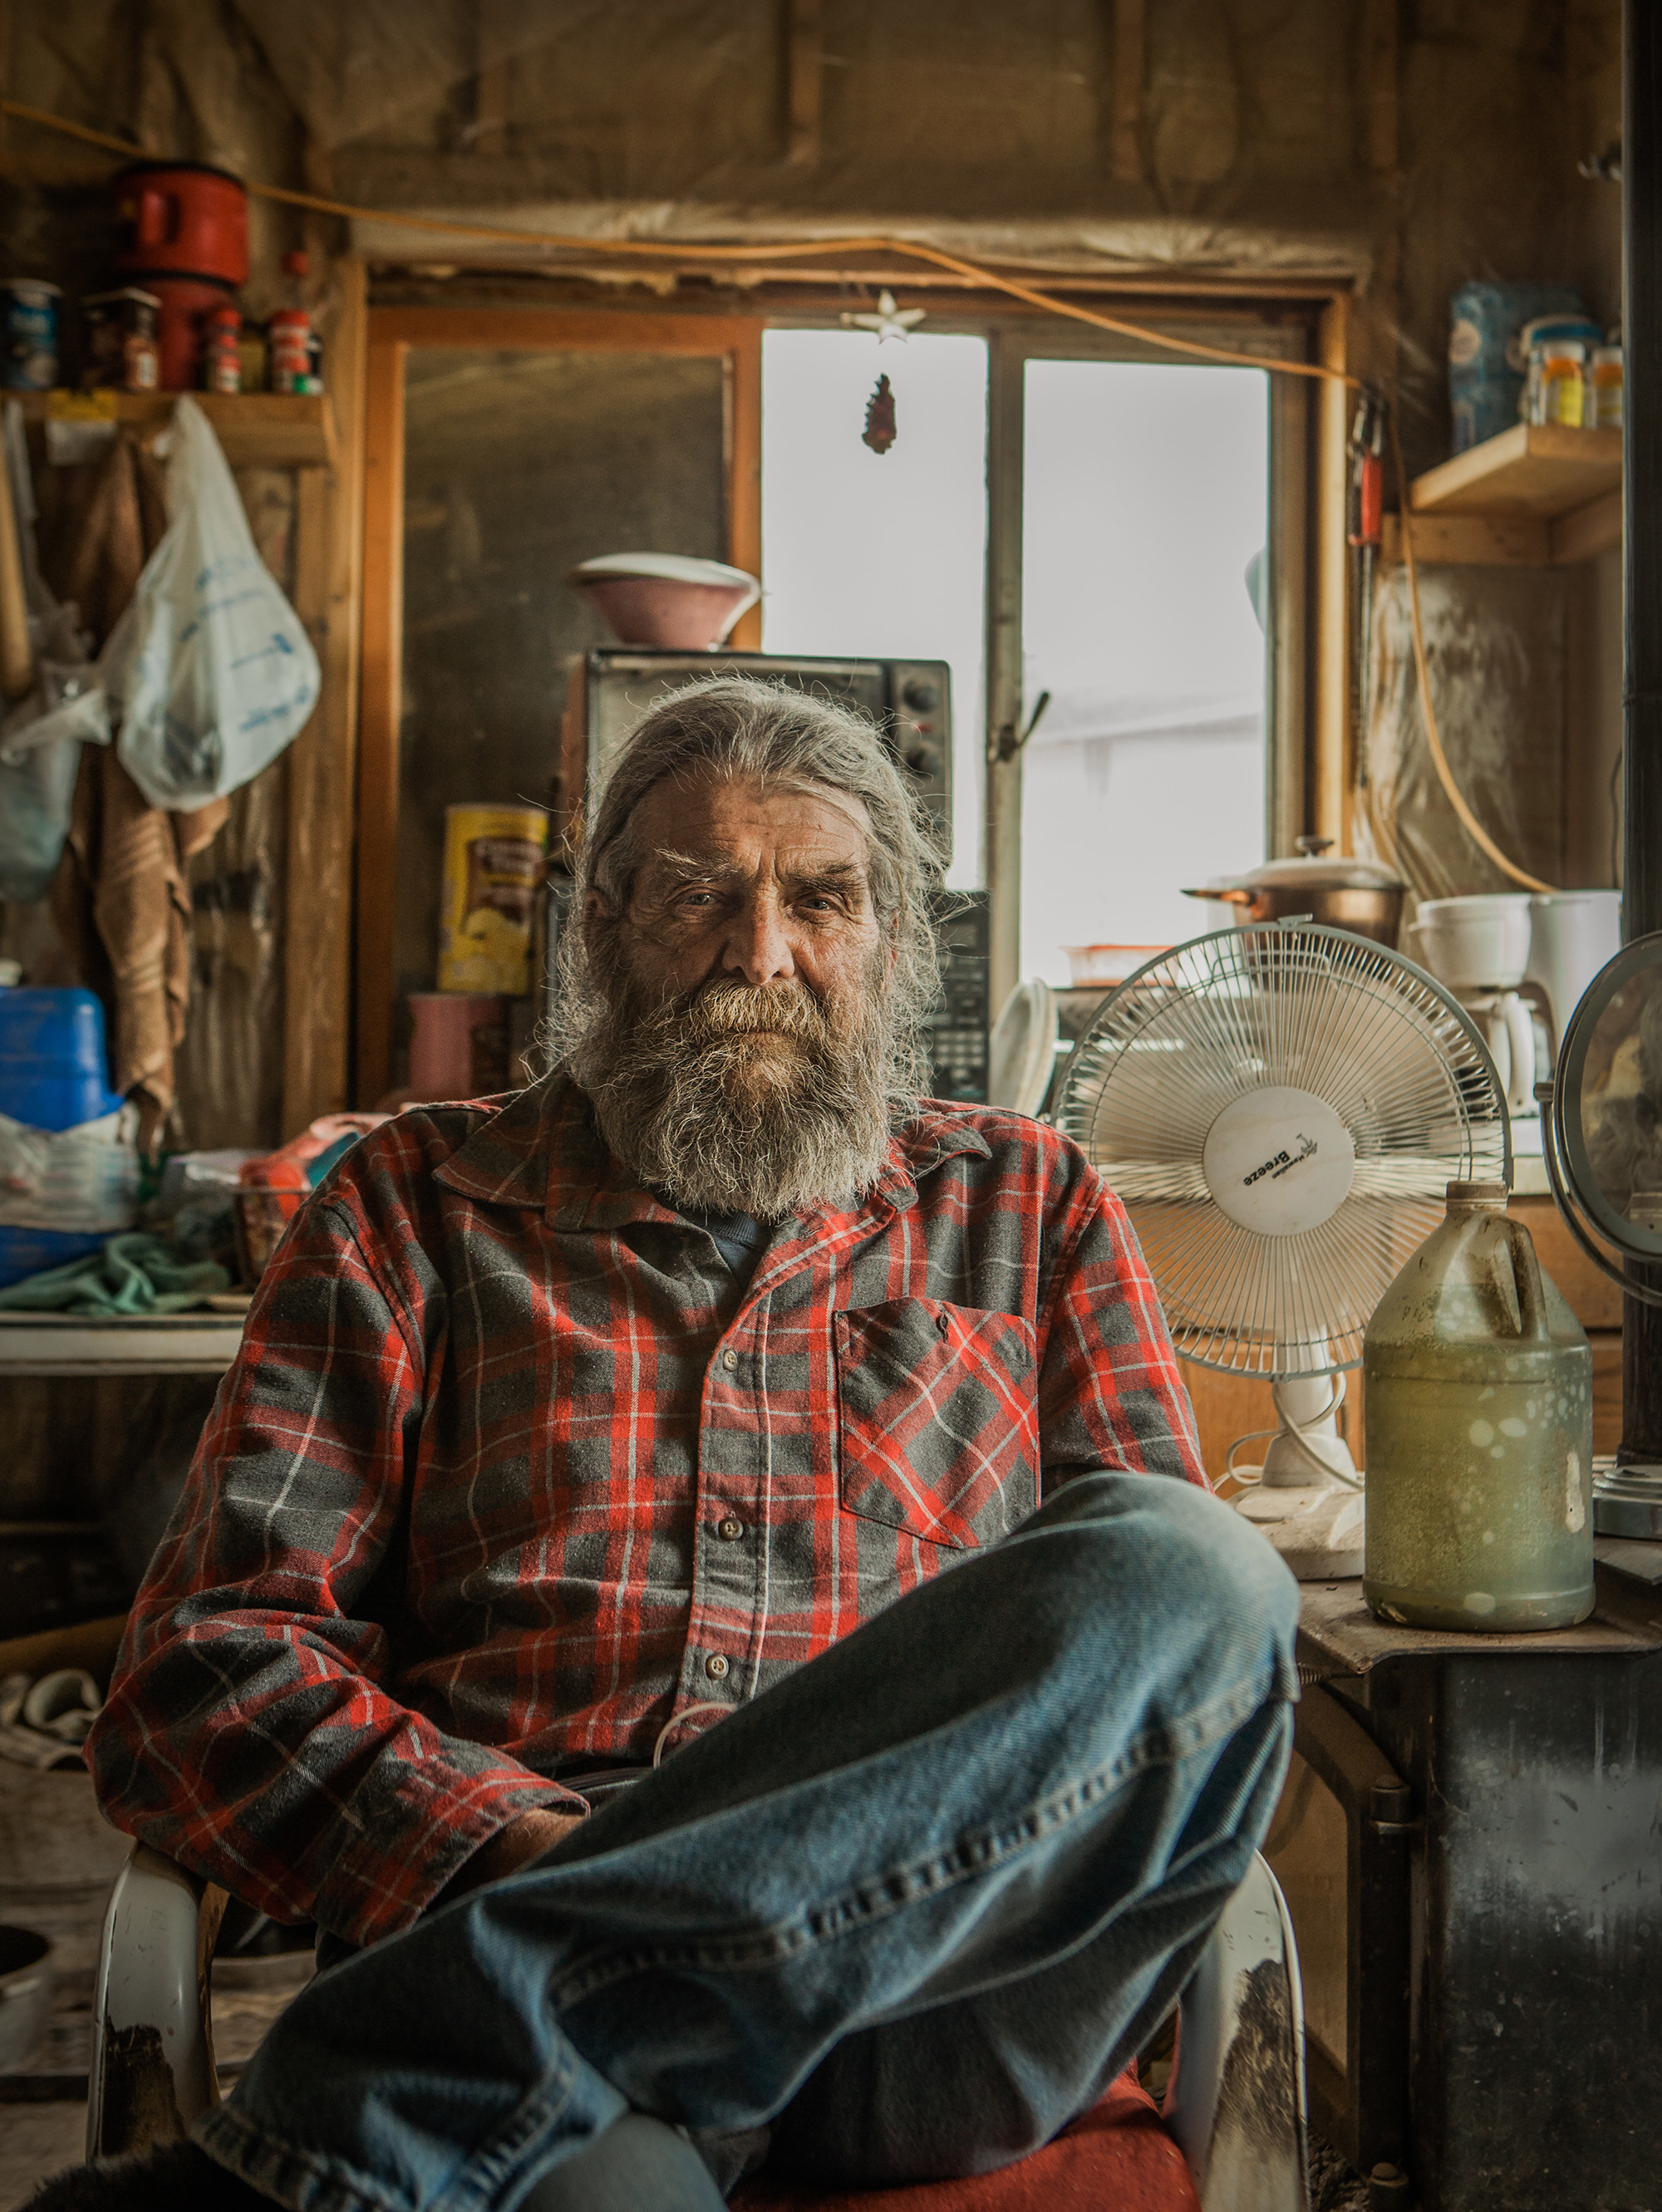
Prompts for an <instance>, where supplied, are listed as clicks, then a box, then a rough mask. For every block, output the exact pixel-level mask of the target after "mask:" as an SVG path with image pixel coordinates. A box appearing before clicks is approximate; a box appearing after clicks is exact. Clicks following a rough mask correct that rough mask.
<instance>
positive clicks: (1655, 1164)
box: [1553, 934, 1662, 1260]
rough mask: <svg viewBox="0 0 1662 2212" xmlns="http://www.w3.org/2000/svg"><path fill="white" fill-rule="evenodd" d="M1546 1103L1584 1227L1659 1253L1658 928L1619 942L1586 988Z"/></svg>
mask: <svg viewBox="0 0 1662 2212" xmlns="http://www.w3.org/2000/svg"><path fill="white" fill-rule="evenodd" d="M1553 1110H1554V1115H1555V1120H1556V1121H1557V1127H1558V1133H1559V1138H1560V1142H1561V1145H1562V1156H1563V1164H1564V1166H1565V1169H1566V1170H1567V1172H1568V1182H1569V1184H1570V1188H1571V1190H1572V1192H1573V1194H1574V1197H1575V1198H1576V1199H1577V1200H1579V1201H1580V1205H1581V1206H1582V1209H1583V1211H1584V1212H1586V1215H1587V1217H1588V1218H1589V1219H1590V1220H1591V1222H1592V1225H1593V1226H1594V1227H1595V1228H1596V1229H1598V1231H1600V1232H1601V1233H1602V1234H1603V1235H1604V1237H1607V1238H1608V1239H1609V1240H1610V1243H1612V1244H1614V1245H1616V1247H1617V1249H1619V1250H1621V1251H1622V1252H1625V1253H1628V1254H1629V1255H1632V1256H1633V1257H1634V1258H1635V1259H1646V1260H1648V1259H1662V934H1658V935H1655V936H1651V937H1641V938H1638V939H1635V942H1634V943H1633V944H1631V945H1625V946H1624V947H1623V948H1622V951H1620V952H1618V953H1617V954H1616V957H1615V959H1614V960H1612V961H1611V962H1610V963H1609V965H1608V966H1607V967H1605V968H1604V969H1600V971H1599V973H1598V975H1596V976H1594V978H1593V980H1592V982H1591V983H1590V984H1589V985H1588V987H1587V989H1586V993H1585V994H1584V995H1583V997H1582V999H1581V1001H1580V1005H1579V1006H1577V1007H1576V1009H1575V1012H1574V1014H1573V1015H1572V1016H1571V1018H1570V1024H1569V1028H1568V1031H1567V1032H1566V1034H1565V1037H1564V1049H1563V1052H1562V1054H1561V1055H1560V1058H1559V1062H1558V1076H1557V1082H1556V1085H1555V1098H1554V1103H1553Z"/></svg>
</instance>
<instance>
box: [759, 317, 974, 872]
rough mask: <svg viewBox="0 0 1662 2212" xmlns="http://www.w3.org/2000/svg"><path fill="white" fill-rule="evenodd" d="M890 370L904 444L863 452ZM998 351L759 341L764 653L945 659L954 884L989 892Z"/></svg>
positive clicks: (812, 334)
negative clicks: (986, 851) (994, 357)
mask: <svg viewBox="0 0 1662 2212" xmlns="http://www.w3.org/2000/svg"><path fill="white" fill-rule="evenodd" d="M880 375H886V376H888V378H889V379H890V382H891V385H892V389H893V392H894V399H895V409H896V417H897V422H898V436H897V438H896V440H895V442H894V444H893V445H892V447H890V449H889V451H888V452H887V453H874V451H873V450H872V449H871V447H868V446H867V445H864V444H862V443H861V431H862V428H863V427H864V424H865V419H866V403H867V401H868V398H870V396H871V393H872V391H873V388H874V386H875V384H876V382H877V380H878V378H879V376H880ZM986 456H987V343H986V340H985V339H984V338H980V337H953V336H951V335H947V334H940V335H937V334H934V333H928V334H926V333H924V332H922V331H915V332H914V333H913V334H912V336H911V337H910V338H908V339H907V340H906V342H905V343H904V344H898V343H894V342H893V341H890V342H887V343H884V344H881V345H880V344H879V343H877V341H876V340H875V339H874V337H871V336H869V335H868V333H866V332H864V331H825V330H796V331H788V330H774V331H768V332H767V333H766V334H765V336H764V338H763V340H762V574H763V578H764V582H765V584H766V592H765V595H764V599H763V601H762V648H763V650H764V652H766V653H874V654H884V655H894V656H898V657H900V658H904V659H927V660H945V661H947V662H948V663H950V665H951V667H952V678H953V865H952V868H951V871H950V872H949V874H948V877H947V881H948V883H949V884H951V885H952V886H953V888H954V889H970V888H972V887H974V886H975V885H977V884H982V883H984V882H985V880H986V877H985V874H984V871H983V857H982V811H983V782H984V775H983V746H984V742H985V740H984V725H985V709H984V707H983V696H984V689H985V676H984V670H985V660H986V647H985V638H986V575H987V459H986Z"/></svg>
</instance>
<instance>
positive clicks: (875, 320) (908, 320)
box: [843, 292, 928, 345]
mask: <svg viewBox="0 0 1662 2212" xmlns="http://www.w3.org/2000/svg"><path fill="white" fill-rule="evenodd" d="M927 313H928V309H927V308H926V307H896V306H895V304H894V294H893V293H892V292H880V293H879V294H878V295H877V313H875V314H874V315H844V316H843V322H844V323H845V324H846V325H848V327H849V329H850V330H856V331H876V333H877V343H879V345H881V344H882V343H883V341H884V339H885V338H898V339H899V340H900V341H901V343H902V344H904V343H905V339H906V334H907V332H908V331H910V330H911V329H912V328H913V327H914V325H916V324H918V323H921V322H922V319H923V318H924V316H925V315H926V314H927Z"/></svg>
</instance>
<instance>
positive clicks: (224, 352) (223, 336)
mask: <svg viewBox="0 0 1662 2212" xmlns="http://www.w3.org/2000/svg"><path fill="white" fill-rule="evenodd" d="M241 340H242V318H241V316H240V314H239V313H237V311H236V309H235V308H234V307H216V308H215V309H214V311H213V313H211V314H210V316H209V318H208V319H207V322H206V323H205V324H204V326H203V331H202V389H203V390H204V392H240V391H241V389H242V345H241Z"/></svg>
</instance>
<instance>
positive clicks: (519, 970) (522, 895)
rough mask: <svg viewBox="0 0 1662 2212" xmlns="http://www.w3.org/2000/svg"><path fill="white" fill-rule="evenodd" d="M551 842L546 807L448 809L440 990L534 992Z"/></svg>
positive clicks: (514, 995) (494, 993) (513, 994)
mask: <svg viewBox="0 0 1662 2212" xmlns="http://www.w3.org/2000/svg"><path fill="white" fill-rule="evenodd" d="M547 843H548V817H547V815H546V814H545V813H544V812H543V811H542V809H541V808H540V807H536V806H448V807H447V808H446V809H445V822H444V878H443V886H442V891H441V898H442V906H441V913H440V918H439V974H438V984H439V988H440V990H441V991H467V992H476V993H484V994H490V995H492V996H498V997H502V998H510V999H516V998H519V997H521V995H522V994H524V993H525V992H527V991H528V990H529V989H530V987H531V958H530V954H531V934H532V925H533V907H534V903H535V900H536V896H537V890H538V887H539V884H541V882H542V878H543V870H544V858H543V856H544V853H545V848H546V847H547Z"/></svg>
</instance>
